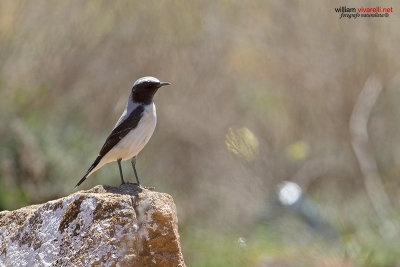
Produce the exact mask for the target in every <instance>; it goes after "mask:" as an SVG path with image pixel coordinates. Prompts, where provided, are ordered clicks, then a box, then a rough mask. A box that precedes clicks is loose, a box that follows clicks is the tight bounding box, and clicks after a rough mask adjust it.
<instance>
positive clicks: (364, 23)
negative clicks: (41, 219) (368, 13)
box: [0, 0, 400, 266]
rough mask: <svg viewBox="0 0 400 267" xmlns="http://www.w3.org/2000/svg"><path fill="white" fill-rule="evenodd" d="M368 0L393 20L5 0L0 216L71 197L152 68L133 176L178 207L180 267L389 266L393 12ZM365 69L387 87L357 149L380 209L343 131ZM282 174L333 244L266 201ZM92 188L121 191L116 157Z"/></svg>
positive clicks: (396, 159) (311, 4) (239, 8)
mask: <svg viewBox="0 0 400 267" xmlns="http://www.w3.org/2000/svg"><path fill="white" fill-rule="evenodd" d="M381 4H382V5H385V6H383V7H386V6H393V7H394V8H393V10H394V14H391V15H390V17H389V18H363V19H361V18H359V19H356V20H354V19H351V20H349V19H342V20H340V19H339V14H337V13H335V12H334V7H339V6H340V5H341V4H340V3H338V2H336V1H333V2H327V1H316V0H314V1H298V2H292V1H251V2H249V1H247V2H246V1H234V0H232V1H97V0H90V1H77V0H73V1H63V2H59V1H11V0H10V1H7V0H6V1H1V2H0V48H1V53H0V63H1V64H0V125H1V127H0V209H3V210H4V209H16V208H19V207H22V206H25V205H28V204H34V203H40V202H44V201H47V200H50V199H54V198H57V197H62V196H65V195H67V194H69V193H72V192H74V189H73V186H74V185H75V184H76V182H77V181H78V180H79V179H80V178H81V177H82V175H83V174H84V173H85V171H86V170H87V168H88V167H89V166H90V164H91V163H92V161H93V160H94V158H95V156H96V155H97V153H98V151H99V149H100V148H101V145H102V144H103V142H104V140H105V138H106V137H107V135H108V134H109V132H110V130H111V129H112V127H113V126H114V124H115V121H116V120H117V119H118V118H119V116H120V114H121V112H122V111H123V109H124V106H125V103H126V102H125V101H126V100H127V96H128V95H129V92H130V89H131V86H132V84H133V82H134V81H135V80H136V79H137V78H139V77H142V76H147V75H151V76H155V77H157V78H159V79H160V80H164V81H169V82H171V83H172V84H173V86H170V87H168V88H166V89H163V90H161V91H160V92H159V93H158V94H157V95H156V97H155V101H156V104H157V111H158V126H157V129H156V131H155V134H154V136H153V138H152V139H151V141H150V142H149V144H148V145H147V146H146V148H145V149H144V150H143V152H142V153H141V154H140V155H139V157H138V163H137V168H138V171H139V176H141V177H142V178H141V181H142V182H143V184H145V185H151V186H155V187H156V189H157V190H158V191H163V192H168V193H169V194H171V195H172V196H173V197H174V200H175V202H176V204H177V208H178V216H179V220H180V232H181V239H182V240H181V241H182V246H183V250H184V256H185V260H186V263H187V265H188V266H398V264H400V247H399V238H400V234H399V232H400V230H399V222H400V218H399V204H398V202H399V199H400V190H399V188H400V187H399V186H400V180H399V179H398V173H399V171H400V105H399V104H398V103H399V101H400V89H399V85H400V76H399V74H398V70H399V67H400V66H399V64H400V63H399V62H400V55H399V53H398V44H399V43H400V34H399V27H398V26H399V25H400V24H399V23H400V21H399V17H398V14H396V10H397V5H398V3H397V2H395V1H385V2H384V3H383V2H382V3H381ZM361 6H365V7H373V6H376V2H373V1H362V2H361V1H358V2H352V6H351V7H361ZM349 7H350V4H349ZM371 76H374V77H379V79H380V81H381V83H382V84H383V91H382V92H381V93H380V95H379V97H378V100H377V102H376V104H375V105H374V106H373V109H372V112H371V114H370V117H369V124H368V133H369V140H368V142H369V143H368V145H369V149H368V151H369V153H371V155H373V159H374V160H376V164H377V169H378V171H379V179H380V181H379V182H380V183H381V184H382V185H383V189H384V191H382V192H383V193H384V194H385V196H386V197H387V198H388V199H389V200H390V203H389V205H390V207H386V208H387V209H389V210H390V212H389V213H386V214H385V216H384V217H382V216H380V215H379V214H377V211H376V209H374V207H376V205H374V201H375V200H379V196H377V197H375V198H373V197H372V198H371V195H370V194H368V191H367V190H366V182H365V181H367V180H365V179H366V178H365V176H364V175H363V173H362V172H361V171H360V167H359V166H360V165H359V164H360V162H359V159H358V158H357V157H356V156H355V153H354V151H353V148H352V145H351V144H352V143H351V140H352V136H351V132H350V130H349V120H350V116H351V114H352V111H353V109H354V105H355V103H356V101H357V98H358V95H359V94H360V92H361V90H362V89H363V87H364V84H365V83H366V81H367V79H368V78H369V77H371ZM123 168H124V172H125V173H127V174H128V173H129V175H130V176H131V181H133V173H132V171H131V168H130V166H129V164H128V163H124V164H123ZM283 180H292V181H295V182H296V183H298V184H299V185H300V186H301V187H302V189H303V191H304V194H305V195H306V196H307V198H309V199H310V200H312V201H313V203H315V205H314V208H315V212H316V213H317V215H318V216H320V218H321V219H322V220H323V221H325V222H328V223H329V224H330V225H332V227H333V228H334V229H335V230H336V231H337V233H338V237H337V238H336V239H334V240H332V239H327V238H324V237H323V236H322V235H321V234H320V233H318V232H317V231H314V230H312V228H310V227H309V226H308V225H307V224H306V223H305V222H304V221H303V220H301V219H300V217H299V216H298V215H296V214H295V213H294V212H292V211H288V210H287V209H283V208H282V207H279V206H277V205H276V200H275V199H276V197H275V194H276V193H275V188H276V186H277V184H278V183H279V182H281V181H283ZM100 183H102V184H104V183H106V184H112V185H117V184H118V183H119V173H118V168H117V165H116V164H109V165H106V166H105V167H103V168H102V169H101V170H99V171H98V172H96V173H95V174H94V175H92V176H91V177H90V179H88V180H87V182H85V183H84V184H83V185H82V186H81V189H85V188H90V187H92V186H94V185H96V184H100ZM369 192H371V191H369ZM372 192H373V190H372ZM378 213H379V212H378Z"/></svg>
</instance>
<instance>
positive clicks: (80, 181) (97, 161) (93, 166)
mask: <svg viewBox="0 0 400 267" xmlns="http://www.w3.org/2000/svg"><path fill="white" fill-rule="evenodd" d="M101 158H102V156H100V155H99V156H98V157H97V158H96V160H95V161H94V162H93V164H92V166H90V168H89V170H88V171H87V172H86V174H85V176H83V177H82V179H80V180H79V182H78V183H77V184H76V185H75V188H77V187H78V186H79V185H80V184H81V183H83V181H85V180H86V178H87V177H88V176H89V175H90V173H91V172H92V171H93V169H94V168H96V166H97V165H98V164H99V162H100V160H101Z"/></svg>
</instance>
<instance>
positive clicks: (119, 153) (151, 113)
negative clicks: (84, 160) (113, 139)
mask: <svg viewBox="0 0 400 267" xmlns="http://www.w3.org/2000/svg"><path fill="white" fill-rule="evenodd" d="M156 124H157V114H156V106H155V105H154V103H151V104H149V105H147V106H145V108H144V111H143V116H142V118H141V120H140V121H139V124H138V125H137V126H136V128H135V129H133V130H131V131H130V132H129V133H128V134H127V135H126V136H125V137H124V138H122V139H121V141H119V143H118V144H117V145H116V146H115V147H114V148H112V149H111V150H110V151H109V152H108V153H107V154H106V155H104V157H103V158H102V159H101V161H100V162H99V164H98V165H97V166H96V168H95V169H94V170H93V172H94V171H96V170H97V169H99V168H101V167H102V166H103V165H104V164H106V163H109V162H112V161H116V160H118V159H122V160H128V159H131V158H133V157H134V156H136V155H137V154H139V152H140V151H141V150H142V149H143V147H144V146H145V145H146V144H147V142H148V141H149V139H150V137H151V136H152V135H153V132H154V129H155V128H156Z"/></svg>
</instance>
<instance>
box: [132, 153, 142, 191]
mask: <svg viewBox="0 0 400 267" xmlns="http://www.w3.org/2000/svg"><path fill="white" fill-rule="evenodd" d="M131 163H132V168H133V172H134V173H135V176H136V181H137V184H138V185H140V182H139V177H138V175H137V172H136V167H135V166H136V156H134V157H133V158H132V160H131Z"/></svg>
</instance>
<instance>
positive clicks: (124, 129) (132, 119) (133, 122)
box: [75, 105, 144, 188]
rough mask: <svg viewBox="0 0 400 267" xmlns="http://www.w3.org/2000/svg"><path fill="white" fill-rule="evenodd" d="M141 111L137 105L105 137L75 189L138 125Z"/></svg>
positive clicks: (141, 108)
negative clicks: (97, 153)
mask: <svg viewBox="0 0 400 267" xmlns="http://www.w3.org/2000/svg"><path fill="white" fill-rule="evenodd" d="M143 111H144V107H143V106H142V105H139V106H138V107H137V108H135V109H134V110H133V111H132V112H131V114H130V115H129V116H128V117H127V118H126V119H125V120H124V121H122V122H121V123H120V124H119V125H118V126H117V127H115V128H114V130H113V131H112V132H111V134H110V135H109V136H108V137H107V140H106V142H105V143H104V145H103V147H102V148H101V150H100V153H99V155H98V156H97V158H96V160H95V161H94V162H93V164H92V165H91V166H90V168H89V169H88V171H87V172H86V174H85V176H83V178H82V179H81V180H80V181H79V182H78V184H77V185H76V186H75V188H76V187H78V186H79V185H80V184H81V183H82V182H83V181H85V179H86V177H87V176H88V175H89V173H90V172H91V171H92V170H93V169H94V168H96V166H97V164H99V162H100V160H101V159H102V158H103V157H104V155H105V154H107V153H108V152H109V151H110V150H111V149H112V148H113V147H114V146H115V145H116V144H118V142H119V141H120V140H121V139H122V138H124V137H125V136H126V135H127V134H128V133H129V132H130V131H131V130H132V129H135V128H136V126H137V125H138V124H139V121H140V119H141V118H142V114H143Z"/></svg>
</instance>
